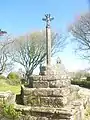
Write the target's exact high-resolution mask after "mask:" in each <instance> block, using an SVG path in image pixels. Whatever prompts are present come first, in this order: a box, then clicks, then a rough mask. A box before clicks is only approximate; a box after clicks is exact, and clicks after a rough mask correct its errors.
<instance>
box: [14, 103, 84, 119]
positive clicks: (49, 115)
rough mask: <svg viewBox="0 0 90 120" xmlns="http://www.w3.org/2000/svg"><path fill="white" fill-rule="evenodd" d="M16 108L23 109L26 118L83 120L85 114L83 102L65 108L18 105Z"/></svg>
mask: <svg viewBox="0 0 90 120" xmlns="http://www.w3.org/2000/svg"><path fill="white" fill-rule="evenodd" d="M15 109H16V110H20V111H23V113H24V114H25V116H26V117H25V116H24V119H25V120H82V119H83V114H84V112H83V107H82V103H81V102H77V103H73V105H69V106H66V107H63V108H54V107H31V106H21V105H16V107H15ZM80 109H82V111H81V110H80ZM21 119H22V118H21Z"/></svg>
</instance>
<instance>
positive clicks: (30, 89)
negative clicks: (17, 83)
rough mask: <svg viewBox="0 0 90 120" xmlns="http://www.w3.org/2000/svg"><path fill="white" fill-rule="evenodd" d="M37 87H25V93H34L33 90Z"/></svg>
mask: <svg viewBox="0 0 90 120" xmlns="http://www.w3.org/2000/svg"><path fill="white" fill-rule="evenodd" d="M35 89H36V88H26V87H25V88H24V89H23V92H24V95H33V92H34V90H35Z"/></svg>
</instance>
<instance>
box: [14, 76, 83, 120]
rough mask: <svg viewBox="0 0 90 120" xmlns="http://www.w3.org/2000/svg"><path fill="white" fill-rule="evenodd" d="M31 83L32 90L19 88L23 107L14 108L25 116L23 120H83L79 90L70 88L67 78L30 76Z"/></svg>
mask: <svg viewBox="0 0 90 120" xmlns="http://www.w3.org/2000/svg"><path fill="white" fill-rule="evenodd" d="M31 81H33V88H28V87H24V86H22V87H21V91H22V92H21V95H22V99H23V103H24V106H16V109H18V110H20V111H22V112H23V113H24V114H25V116H24V118H25V120H83V116H84V105H83V101H82V100H80V101H79V95H78V90H79V88H78V87H73V86H71V84H70V80H69V79H68V78H66V77H65V76H62V77H60V76H57V75H53V74H52V75H43V76H41V75H38V76H30V83H31ZM75 100H77V101H75ZM22 119H23V118H22Z"/></svg>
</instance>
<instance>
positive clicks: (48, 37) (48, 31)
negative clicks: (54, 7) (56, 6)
mask: <svg viewBox="0 0 90 120" xmlns="http://www.w3.org/2000/svg"><path fill="white" fill-rule="evenodd" d="M53 19H54V18H52V17H51V15H50V14H46V15H45V18H43V19H42V20H43V21H46V53H47V61H46V64H47V66H50V65H51V29H50V21H52V20H53Z"/></svg>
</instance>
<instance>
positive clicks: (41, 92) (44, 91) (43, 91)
mask: <svg viewBox="0 0 90 120" xmlns="http://www.w3.org/2000/svg"><path fill="white" fill-rule="evenodd" d="M52 94H53V90H52V89H50V88H38V89H35V90H34V95H35V96H42V97H48V96H52Z"/></svg>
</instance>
